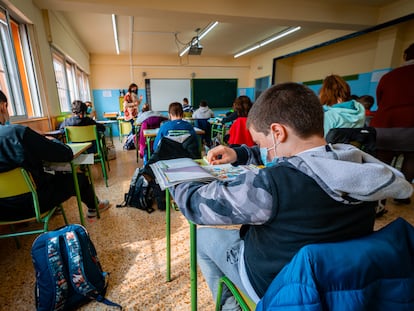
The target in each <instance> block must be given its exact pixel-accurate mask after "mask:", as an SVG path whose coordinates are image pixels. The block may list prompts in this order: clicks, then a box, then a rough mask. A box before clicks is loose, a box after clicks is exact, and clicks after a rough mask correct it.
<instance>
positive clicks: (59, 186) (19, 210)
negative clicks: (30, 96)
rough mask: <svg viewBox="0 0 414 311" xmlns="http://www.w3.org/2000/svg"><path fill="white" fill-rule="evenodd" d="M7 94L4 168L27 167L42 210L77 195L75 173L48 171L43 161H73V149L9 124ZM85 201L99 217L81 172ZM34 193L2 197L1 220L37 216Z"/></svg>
mask: <svg viewBox="0 0 414 311" xmlns="http://www.w3.org/2000/svg"><path fill="white" fill-rule="evenodd" d="M7 106H8V103H7V98H6V96H5V95H4V93H3V92H1V91H0V172H7V171H9V170H12V169H14V168H16V167H23V168H25V169H26V170H27V171H28V172H30V174H31V175H32V177H33V180H34V182H35V185H36V190H37V194H38V197H39V202H40V211H41V212H45V211H48V210H50V209H52V208H53V207H55V206H57V205H59V204H61V203H62V202H64V201H66V200H68V199H69V198H70V197H72V196H75V195H76V194H75V187H74V184H73V176H72V174H71V173H66V172H55V174H49V173H46V172H45V171H44V169H43V161H48V162H69V161H71V160H72V159H73V153H72V150H71V149H70V148H69V147H68V146H66V145H65V144H63V143H62V142H60V141H59V140H56V139H48V138H46V137H44V136H42V135H40V134H38V133H36V132H35V131H33V130H32V129H30V128H29V127H27V126H22V125H18V124H12V125H5V124H6V123H7V122H8V120H9V113H8V109H7ZM78 181H79V188H80V192H81V197H82V201H83V202H84V203H85V204H86V205H87V207H88V212H87V217H88V220H93V218H95V217H96V209H95V197H94V194H93V189H92V187H91V184H90V183H89V180H88V178H87V177H86V176H85V175H84V174H83V173H78ZM31 204H32V198H31V196H19V197H14V198H11V199H0V206H1V207H2V208H1V209H0V220H15V219H19V218H21V217H30V216H34V215H33V213H34V210H33V208H31ZM109 207H110V205H109V201H107V200H104V201H99V209H100V211H101V210H102V211H103V210H106V209H107V208H109Z"/></svg>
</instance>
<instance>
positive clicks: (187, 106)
mask: <svg viewBox="0 0 414 311" xmlns="http://www.w3.org/2000/svg"><path fill="white" fill-rule="evenodd" d="M183 112H193V107H191V105H190V104H189V103H188V98H187V97H184V98H183Z"/></svg>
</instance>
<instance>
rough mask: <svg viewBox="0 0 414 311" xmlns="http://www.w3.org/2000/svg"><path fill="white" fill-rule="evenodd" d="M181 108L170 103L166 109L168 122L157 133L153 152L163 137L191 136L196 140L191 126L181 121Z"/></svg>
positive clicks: (176, 103)
mask: <svg viewBox="0 0 414 311" xmlns="http://www.w3.org/2000/svg"><path fill="white" fill-rule="evenodd" d="M183 114H184V112H183V107H182V105H181V104H180V103H178V102H174V103H171V104H170V105H169V107H168V117H169V119H170V121H167V122H165V123H164V124H163V125H161V127H160V130H159V131H158V134H157V137H155V141H154V150H155V149H156V148H157V147H158V144H159V143H160V141H161V138H163V137H164V136H167V137H177V136H187V137H188V136H190V135H191V136H193V137H194V138H195V139H197V134H196V132H195V131H194V128H193V126H192V125H191V124H190V123H189V122H187V121H185V120H183ZM197 148H198V147H197Z"/></svg>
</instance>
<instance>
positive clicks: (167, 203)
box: [165, 189, 171, 282]
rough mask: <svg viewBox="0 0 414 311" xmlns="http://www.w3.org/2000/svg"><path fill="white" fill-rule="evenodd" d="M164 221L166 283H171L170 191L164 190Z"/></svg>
mask: <svg viewBox="0 0 414 311" xmlns="http://www.w3.org/2000/svg"><path fill="white" fill-rule="evenodd" d="M165 220H166V232H167V236H166V240H167V282H170V281H171V210H170V191H169V190H168V189H166V190H165Z"/></svg>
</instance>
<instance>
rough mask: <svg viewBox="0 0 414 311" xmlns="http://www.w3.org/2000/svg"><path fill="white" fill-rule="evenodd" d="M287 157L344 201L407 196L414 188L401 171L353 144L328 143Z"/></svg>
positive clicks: (322, 186)
mask: <svg viewBox="0 0 414 311" xmlns="http://www.w3.org/2000/svg"><path fill="white" fill-rule="evenodd" d="M283 160H284V161H288V162H289V163H291V164H292V165H293V166H295V167H296V168H297V169H299V170H300V171H302V172H303V173H305V174H306V175H308V176H310V177H311V178H313V179H314V180H315V181H316V182H317V183H318V184H319V186H320V187H321V188H322V189H324V191H325V192H326V193H328V194H329V195H330V196H331V197H332V198H333V199H335V200H337V201H340V202H343V203H359V201H377V200H382V199H386V198H389V197H392V198H397V199H403V198H408V197H410V196H411V194H412V192H413V188H412V185H411V184H410V183H409V182H407V181H406V180H405V178H404V175H403V174H402V173H401V172H399V171H398V170H396V169H395V168H393V167H391V166H389V165H387V164H385V163H383V162H381V161H379V160H378V159H376V158H374V157H373V156H371V155H369V154H367V153H365V152H363V151H361V150H360V149H358V148H356V147H354V146H352V145H347V144H335V145H326V146H323V147H318V148H313V149H310V150H308V151H305V152H302V153H300V154H298V155H296V156H294V157H291V158H284V159H283Z"/></svg>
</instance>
